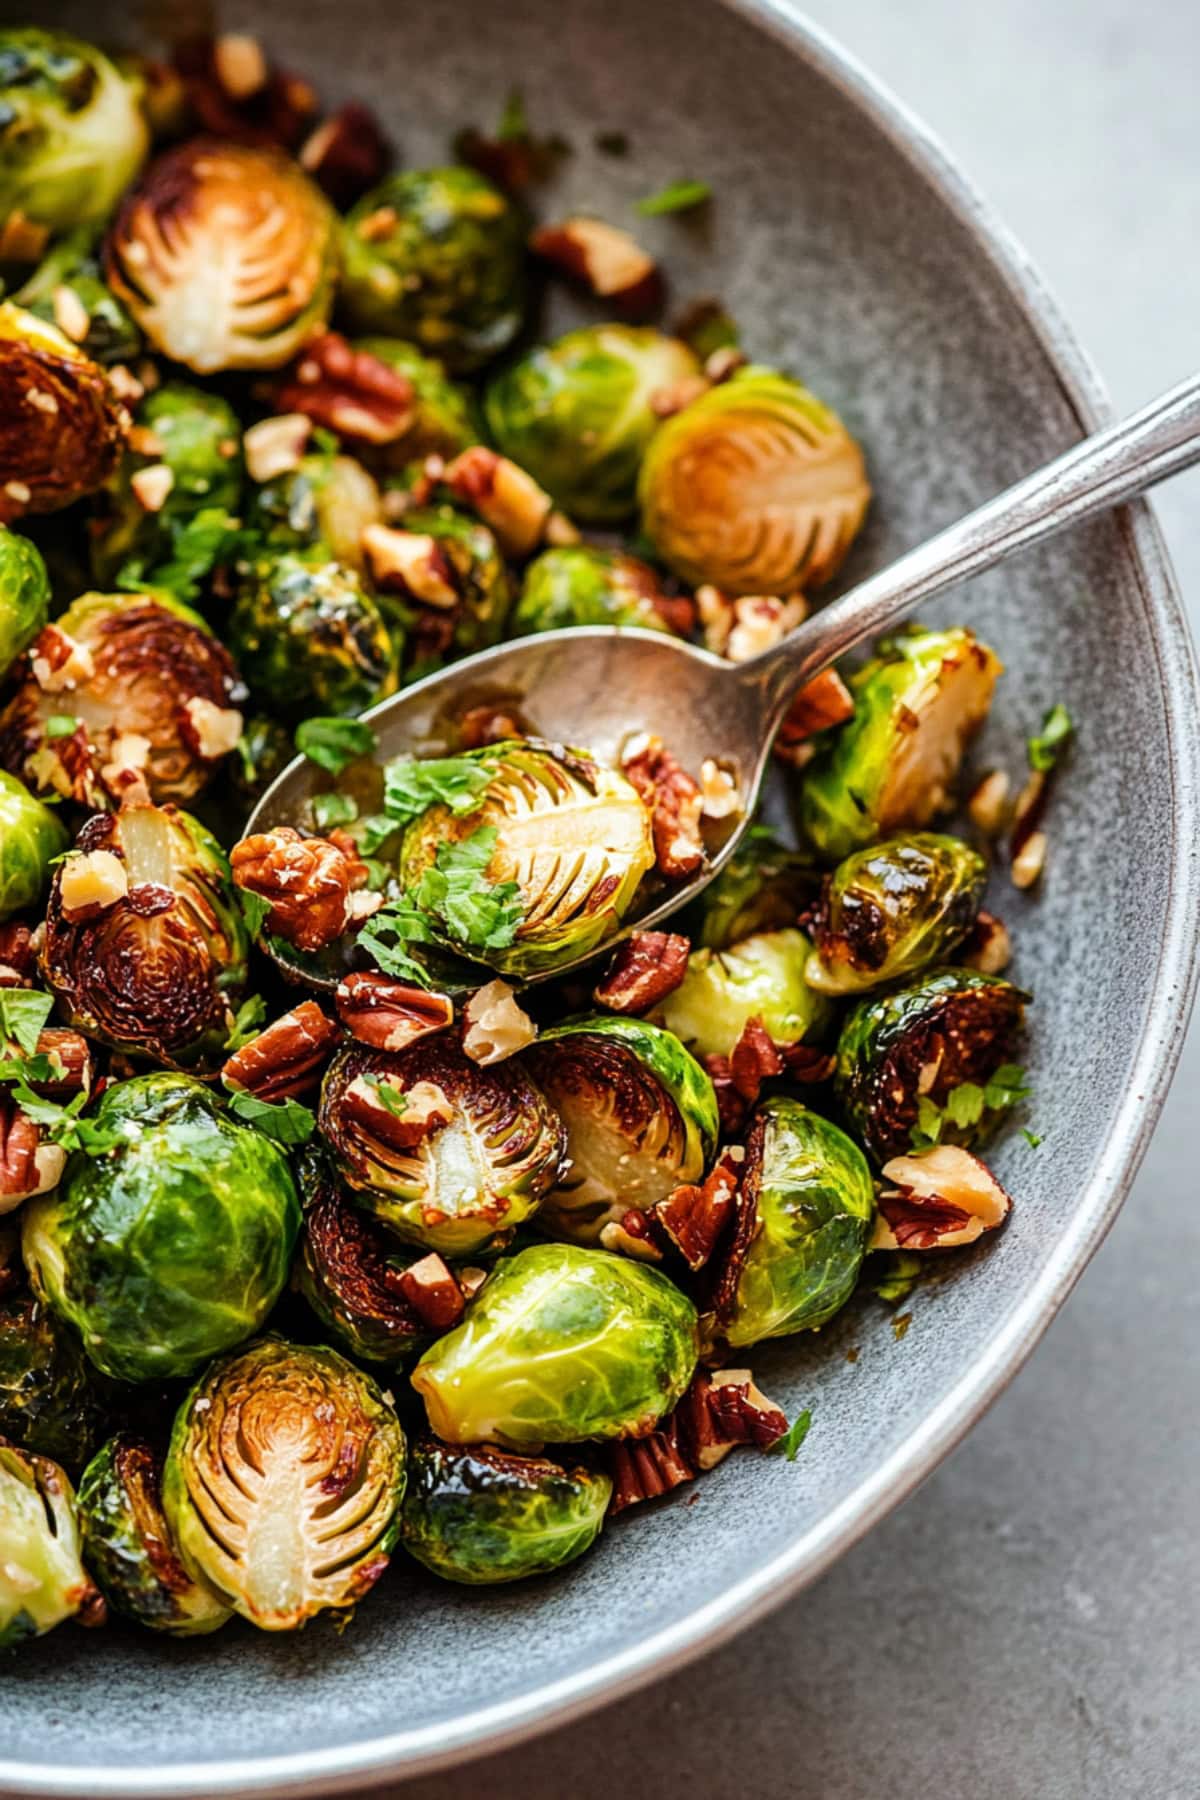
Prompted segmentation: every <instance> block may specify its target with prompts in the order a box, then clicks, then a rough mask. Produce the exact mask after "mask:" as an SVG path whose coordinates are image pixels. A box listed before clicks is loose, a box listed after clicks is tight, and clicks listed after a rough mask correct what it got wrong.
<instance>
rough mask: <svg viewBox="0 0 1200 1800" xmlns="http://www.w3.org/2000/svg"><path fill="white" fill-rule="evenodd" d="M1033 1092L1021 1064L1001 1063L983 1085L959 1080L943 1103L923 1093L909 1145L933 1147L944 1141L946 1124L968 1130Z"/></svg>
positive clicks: (1019, 1102) (915, 1148) (1009, 1108)
mask: <svg viewBox="0 0 1200 1800" xmlns="http://www.w3.org/2000/svg"><path fill="white" fill-rule="evenodd" d="M1032 1092H1033V1089H1032V1088H1031V1087H1030V1086H1029V1083H1028V1082H1027V1081H1026V1079H1025V1071H1024V1069H1023V1068H1022V1067H1021V1065H1020V1063H1001V1065H1000V1067H999V1068H998V1069H997V1070H996V1071H995V1072H994V1074H992V1075H991V1076H990V1077H989V1079H988V1081H987V1083H986V1084H985V1086H983V1087H980V1086H979V1085H978V1083H976V1082H974V1081H960V1082H959V1083H958V1085H957V1087H952V1088H951V1089H950V1092H949V1093H948V1094H947V1095H946V1100H945V1104H944V1105H942V1106H938V1104H937V1103H936V1101H934V1100H931V1099H930V1097H929V1095H928V1094H922V1095H921V1096H920V1098H919V1099H918V1101H917V1117H916V1120H915V1122H914V1124H913V1127H912V1130H911V1131H910V1132H909V1134H908V1138H909V1144H910V1146H911V1148H912V1149H914V1150H932V1149H933V1147H934V1145H935V1144H937V1143H940V1142H941V1138H942V1133H943V1131H944V1130H945V1127H946V1125H947V1124H950V1125H952V1126H954V1127H955V1129H956V1130H958V1131H969V1130H970V1128H971V1127H972V1126H973V1125H978V1124H979V1121H980V1120H981V1119H982V1118H983V1117H984V1115H985V1114H986V1113H1002V1112H1009V1111H1011V1109H1012V1108H1013V1107H1014V1106H1020V1104H1021V1103H1022V1101H1024V1100H1028V1099H1029V1097H1030V1095H1031V1094H1032Z"/></svg>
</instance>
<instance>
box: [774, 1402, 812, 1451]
mask: <svg viewBox="0 0 1200 1800" xmlns="http://www.w3.org/2000/svg"><path fill="white" fill-rule="evenodd" d="M811 1424H812V1412H811V1410H810V1409H809V1408H808V1407H807V1406H806V1407H805V1409H804V1411H803V1412H802V1413H797V1414H796V1417H795V1418H794V1419H793V1420H792V1422H791V1424H790V1425H789V1426H788V1428H787V1430H786V1431H785V1432H784V1433H783V1435H782V1437H777V1438H776V1439H775V1442H774V1443H773V1444H768V1446H767V1455H768V1456H783V1457H786V1458H787V1460H788V1462H795V1460H796V1455H797V1452H798V1451H799V1449H800V1446H801V1444H802V1443H803V1442H804V1440H805V1438H806V1437H807V1436H808V1431H809V1427H810V1425H811Z"/></svg>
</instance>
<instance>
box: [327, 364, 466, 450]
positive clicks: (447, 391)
mask: <svg viewBox="0 0 1200 1800" xmlns="http://www.w3.org/2000/svg"><path fill="white" fill-rule="evenodd" d="M351 347H352V348H353V349H354V350H365V351H366V353H367V355H368V356H374V357H377V358H378V359H379V361H380V362H382V363H386V364H387V366H388V368H389V369H394V370H395V372H396V374H397V375H406V376H407V377H408V379H409V381H411V382H412V385H413V400H414V404H415V414H414V418H413V422H412V425H411V427H410V428H409V430H408V431H406V432H405V433H404V436H403V437H402V438H400V439H399V440H398V441H397V442H396V443H393V444H386V445H382V446H380V447H378V448H377V449H375V450H374V451H373V452H372V459H373V460H378V461H379V462H380V463H381V464H382V465H383V466H384V467H385V468H389V469H402V468H403V467H404V465H405V464H406V463H410V462H416V461H418V460H420V458H422V457H425V456H447V457H451V456H457V455H458V453H459V451H460V450H469V449H470V447H471V445H472V444H478V443H481V442H482V440H483V421H482V419H481V418H480V416H479V408H478V406H477V405H476V402H475V396H474V394H473V393H472V392H471V390H470V389H469V388H466V387H463V386H462V385H461V384H460V383H459V382H456V381H451V380H450V378H449V377H448V375H447V374H446V371H445V369H444V368H443V367H442V365H441V363H440V362H437V361H436V360H435V359H434V358H433V357H431V356H424V355H423V354H422V353H421V351H420V350H418V349H417V347H416V345H415V344H406V343H404V342H402V341H401V339H399V338H391V337H370V338H359V339H358V340H357V341H356V342H355V343H354V344H353V345H352V346H351Z"/></svg>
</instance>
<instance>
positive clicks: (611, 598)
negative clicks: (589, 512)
mask: <svg viewBox="0 0 1200 1800" xmlns="http://www.w3.org/2000/svg"><path fill="white" fill-rule="evenodd" d="M659 595H660V587H659V581H658V577H657V575H656V574H655V573H654V570H653V569H652V568H651V567H650V565H649V564H648V563H644V562H639V560H638V558H637V557H636V556H627V555H626V554H625V552H624V551H623V550H598V549H597V548H596V547H595V546H594V545H592V544H569V545H564V546H563V547H562V548H561V549H554V550H543V552H542V554H541V555H540V556H538V557H535V559H534V561H533V562H531V563H530V565H529V567H528V568H527V569H526V571H525V580H524V583H523V585H522V588H521V597H520V599H519V600H518V601H517V610H516V612H515V613H514V614H513V621H512V635H513V637H528V636H530V634H531V633H533V632H535V631H560V630H562V629H563V628H564V627H565V626H569V625H638V626H640V627H641V629H642V630H643V631H670V629H671V627H670V625H669V623H668V622H667V620H666V619H665V618H664V617H663V615H662V613H661V612H660V611H659V609H658V607H657V606H656V605H655V604H654V602H655V599H656V598H657V597H659Z"/></svg>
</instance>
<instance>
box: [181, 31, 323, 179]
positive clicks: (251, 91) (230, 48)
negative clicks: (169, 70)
mask: <svg viewBox="0 0 1200 1800" xmlns="http://www.w3.org/2000/svg"><path fill="white" fill-rule="evenodd" d="M174 63H175V67H176V69H177V70H178V72H179V75H180V77H181V79H182V81H183V85H184V89H185V91H186V93H187V99H188V104H189V105H190V107H191V109H192V111H193V113H194V114H195V116H196V119H197V121H198V123H199V124H200V125H201V126H202V127H203V129H204V130H205V131H206V132H210V133H211V134H212V135H213V136H214V137H218V138H223V139H224V140H225V141H226V142H227V143H230V142H232V143H237V144H281V145H283V147H284V148H285V149H287V150H294V149H295V148H296V146H297V144H299V143H300V141H301V139H302V138H303V137H304V135H305V133H306V131H307V130H308V129H309V127H310V125H311V124H312V121H313V119H314V117H315V116H316V111H317V96H316V94H315V93H314V92H313V90H312V88H311V87H310V86H309V84H308V82H306V81H302V80H301V79H300V77H299V76H297V75H289V74H287V73H286V72H285V71H284V70H281V69H272V68H271V67H270V66H269V64H268V63H267V61H266V58H265V57H264V56H263V53H262V50H261V48H260V47H259V45H258V43H257V40H256V39H254V38H251V37H245V36H242V35H241V34H237V35H234V34H230V35H229V36H226V37H222V38H212V37H194V38H190V39H188V40H187V41H186V42H185V43H181V44H180V45H179V46H178V47H177V49H176V50H175V54H174Z"/></svg>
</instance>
